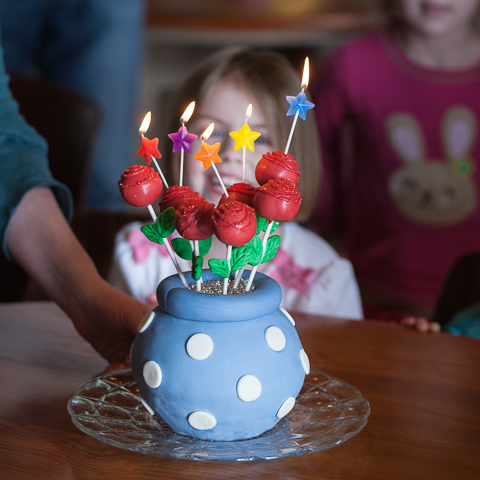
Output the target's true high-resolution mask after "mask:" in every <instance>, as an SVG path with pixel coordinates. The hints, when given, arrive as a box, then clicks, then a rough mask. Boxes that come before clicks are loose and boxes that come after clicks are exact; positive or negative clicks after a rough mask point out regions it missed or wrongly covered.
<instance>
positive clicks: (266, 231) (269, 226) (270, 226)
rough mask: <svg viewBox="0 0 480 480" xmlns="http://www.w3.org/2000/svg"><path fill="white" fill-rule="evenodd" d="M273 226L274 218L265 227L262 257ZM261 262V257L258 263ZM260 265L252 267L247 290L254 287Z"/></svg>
mask: <svg viewBox="0 0 480 480" xmlns="http://www.w3.org/2000/svg"><path fill="white" fill-rule="evenodd" d="M272 227H273V220H269V221H268V225H267V228H266V229H265V234H264V235H263V239H262V258H263V256H264V255H265V250H266V249H267V241H268V237H269V236H270V232H271V231H272ZM260 263H262V260H261V259H260V262H259V263H258V265H260ZM258 265H255V266H254V267H253V268H252V271H251V272H250V276H249V277H248V282H247V286H246V287H245V291H246V292H249V291H250V288H251V287H252V283H253V278H254V277H255V274H256V273H257V270H258Z"/></svg>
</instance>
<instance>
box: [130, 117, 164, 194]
mask: <svg viewBox="0 0 480 480" xmlns="http://www.w3.org/2000/svg"><path fill="white" fill-rule="evenodd" d="M151 119H152V112H147V114H146V115H145V117H144V119H143V122H142V124H141V125H140V128H139V129H138V133H139V134H140V136H141V137H142V148H140V150H139V151H138V152H137V154H138V155H140V156H141V157H145V161H146V162H147V165H150V163H152V160H153V163H155V166H156V167H157V170H158V173H159V174H160V176H161V177H162V180H163V183H164V184H165V186H166V187H167V188H168V183H167V181H166V180H165V177H164V176H163V173H162V170H161V169H160V166H159V165H158V163H157V160H156V158H162V154H161V153H160V151H159V150H158V138H154V139H153V140H149V139H148V138H147V137H145V132H146V131H147V130H148V127H149V126H150V120H151Z"/></svg>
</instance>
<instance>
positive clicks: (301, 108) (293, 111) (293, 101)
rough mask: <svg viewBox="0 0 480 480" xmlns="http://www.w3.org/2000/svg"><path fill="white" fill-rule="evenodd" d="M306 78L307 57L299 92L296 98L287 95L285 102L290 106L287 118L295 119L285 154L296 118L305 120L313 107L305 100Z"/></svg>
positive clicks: (307, 68) (286, 150)
mask: <svg viewBox="0 0 480 480" xmlns="http://www.w3.org/2000/svg"><path fill="white" fill-rule="evenodd" d="M308 77H309V62H308V57H307V58H306V59H305V66H304V67H303V77H302V90H301V92H300V93H299V94H298V95H297V96H296V97H292V96H289V95H287V102H288V103H289V104H290V108H289V109H288V112H287V116H289V115H295V118H294V119H293V124H292V128H291V129H290V135H289V137H288V141H287V146H286V147H285V153H288V149H289V148H290V143H291V141H292V137H293V131H294V130H295V125H296V124H297V120H298V117H299V116H300V118H301V119H302V120H305V119H306V114H307V110H310V109H311V108H313V107H314V106H315V105H314V104H313V103H312V102H309V101H308V100H307V96H306V95H305V89H306V88H307V86H308Z"/></svg>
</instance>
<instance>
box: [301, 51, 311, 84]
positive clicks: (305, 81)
mask: <svg viewBox="0 0 480 480" xmlns="http://www.w3.org/2000/svg"><path fill="white" fill-rule="evenodd" d="M309 73H310V72H309V61H308V57H306V58H305V66H304V67H303V77H302V90H305V89H306V88H307V87H308V77H309Z"/></svg>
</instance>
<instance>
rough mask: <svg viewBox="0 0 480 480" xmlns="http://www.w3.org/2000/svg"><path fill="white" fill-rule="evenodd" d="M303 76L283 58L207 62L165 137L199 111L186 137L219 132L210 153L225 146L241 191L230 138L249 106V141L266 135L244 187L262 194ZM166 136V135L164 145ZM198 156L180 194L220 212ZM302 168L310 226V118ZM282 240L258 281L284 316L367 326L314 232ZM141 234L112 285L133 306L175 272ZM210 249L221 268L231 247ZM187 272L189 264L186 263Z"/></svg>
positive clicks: (135, 234)
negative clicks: (271, 287)
mask: <svg viewBox="0 0 480 480" xmlns="http://www.w3.org/2000/svg"><path fill="white" fill-rule="evenodd" d="M300 83H301V82H300V78H299V74H298V73H297V72H296V70H295V69H294V68H293V67H292V65H291V64H290V63H289V62H288V61H287V60H286V59H285V58H284V57H282V56H281V55H279V54H276V53H274V52H271V51H253V50H249V49H241V48H229V49H225V50H221V51H219V52H218V53H216V54H214V55H212V56H210V57H209V58H207V59H206V60H205V61H204V62H203V63H202V64H201V65H200V66H199V67H198V68H197V69H196V70H195V71H194V72H193V73H192V75H191V76H190V77H189V78H188V79H187V81H186V82H185V84H184V86H183V87H182V88H181V90H180V93H179V95H178V97H177V100H176V102H175V107H174V108H173V112H172V119H173V121H172V125H171V127H170V128H169V132H175V131H176V130H178V127H179V118H180V116H181V115H182V114H183V112H184V111H185V109H186V107H187V105H188V104H189V103H190V102H192V101H195V102H196V106H195V111H194V114H193V116H192V118H191V119H190V120H189V122H188V123H187V127H188V131H189V132H190V133H194V134H196V135H198V136H199V137H200V136H201V134H202V132H203V131H204V130H205V129H206V127H208V125H209V124H210V123H212V122H213V123H215V130H214V132H213V134H212V136H211V137H210V139H209V143H211V144H213V143H216V142H220V143H221V148H220V150H219V155H220V157H221V158H222V163H217V164H216V167H217V169H218V172H219V173H220V176H221V178H222V180H223V182H224V183H225V185H226V186H227V187H228V186H229V185H230V184H233V183H238V182H241V181H242V176H243V174H242V161H243V160H242V159H243V153H242V150H237V151H235V150H234V144H235V141H234V140H233V138H231V137H230V135H229V133H230V132H232V131H237V130H239V129H240V127H241V126H242V125H243V124H244V122H245V115H246V110H247V106H248V105H249V104H250V103H251V104H252V105H253V114H252V116H251V118H250V119H249V121H248V125H249V127H250V128H251V130H252V131H255V132H260V133H261V136H260V137H259V138H258V140H257V141H256V142H255V152H254V153H251V152H249V151H247V152H246V153H247V155H246V166H245V182H246V183H248V184H250V185H253V186H258V184H257V183H256V179H255V173H254V172H255V166H256V164H257V162H258V161H259V160H260V158H261V156H262V154H263V153H267V152H271V151H274V150H283V149H284V148H285V146H286V143H287V138H288V134H289V131H290V126H291V123H292V117H287V116H286V112H287V110H288V103H287V101H286V98H285V97H286V96H287V95H295V94H296V93H297V92H298V90H299V88H300ZM165 136H166V135H165ZM171 148H172V144H170V145H168V146H167V147H166V148H165V149H164V159H162V160H164V161H163V165H165V168H166V172H167V178H168V179H169V185H172V184H177V183H179V172H180V167H179V165H180V159H179V155H178V154H177V155H170V154H169V153H168V152H169V151H171ZM199 151H200V138H197V140H196V141H195V142H194V143H193V144H192V153H190V154H189V153H188V152H185V165H184V175H183V182H182V183H183V185H185V186H188V187H190V188H192V189H193V190H195V191H198V192H199V193H200V195H201V196H202V197H204V198H206V199H207V200H208V201H209V202H212V203H215V204H216V203H218V201H219V200H220V197H221V195H222V193H223V189H222V186H221V185H220V183H219V181H218V179H217V176H216V174H215V172H214V171H213V169H212V168H209V169H208V170H207V171H205V170H204V167H203V165H202V163H201V162H199V161H197V160H195V159H194V158H193V156H194V155H195V154H196V153H198V152H199ZM289 153H291V154H292V155H293V156H294V158H295V159H296V160H297V161H298V162H299V164H300V165H299V170H300V172H301V174H300V183H299V189H300V192H301V194H302V197H303V202H302V206H301V210H300V212H299V214H298V215H297V217H296V220H305V219H307V218H308V216H309V215H310V212H311V209H312V207H313V205H314V203H315V199H316V196H317V191H318V182H319V177H320V161H319V149H318V141H317V134H316V126H315V120H314V117H313V115H311V116H309V117H308V118H307V120H306V121H302V120H300V121H299V122H298V123H297V126H296V129H295V133H294V136H293V140H292V143H291V146H290V149H289ZM276 233H278V234H279V235H280V236H281V238H282V241H281V245H280V249H279V251H278V253H277V255H276V256H275V257H274V259H273V260H271V261H270V262H268V263H265V264H262V265H261V268H260V269H259V271H263V272H264V273H266V274H268V275H270V276H271V277H273V278H275V279H276V280H277V281H278V282H279V283H280V285H281V287H282V291H283V302H282V306H283V307H285V308H287V309H290V310H293V311H300V312H309V313H315V314H325V315H333V316H341V317H348V318H355V319H360V318H362V310H361V304H360V299H359V293H358V288H357V284H356V281H355V278H354V275H353V271H352V268H351V265H350V263H349V262H348V261H346V260H344V259H341V258H340V257H339V256H338V255H337V254H336V253H335V251H334V250H333V249H332V248H331V247H330V246H329V245H328V244H327V243H326V242H324V241H323V240H322V239H321V238H320V237H318V236H317V235H316V234H314V233H313V232H311V231H309V230H306V229H304V228H302V227H300V226H299V225H298V224H297V223H294V222H289V223H286V224H281V226H280V227H279V229H278V230H277V231H276ZM141 237H142V234H141V233H139V225H138V224H137V225H129V226H128V227H127V228H126V229H124V230H122V231H121V232H120V233H119V235H118V237H117V243H116V249H115V264H114V272H113V274H112V276H111V277H112V282H113V283H114V284H115V285H116V286H118V287H120V288H123V289H124V290H126V291H127V292H129V293H131V294H133V295H134V296H136V297H139V298H142V299H147V298H149V297H150V298H151V295H152V293H153V292H155V289H156V286H157V284H158V283H159V282H160V281H161V280H162V279H163V278H164V277H166V276H168V275H171V274H174V273H175V270H174V269H173V265H172V262H171V261H170V259H169V258H168V257H167V256H166V255H165V252H163V251H162V249H163V248H164V247H159V248H157V247H156V246H155V245H154V244H151V243H149V242H148V240H146V239H143V238H141ZM215 240H216V239H215V238H214V242H213V244H212V248H211V250H210V252H209V255H208V256H207V257H206V258H205V260H207V259H208V258H225V245H223V244H221V243H220V242H216V241H215ZM180 265H181V267H182V269H183V270H190V265H189V262H186V261H183V260H180Z"/></svg>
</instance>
